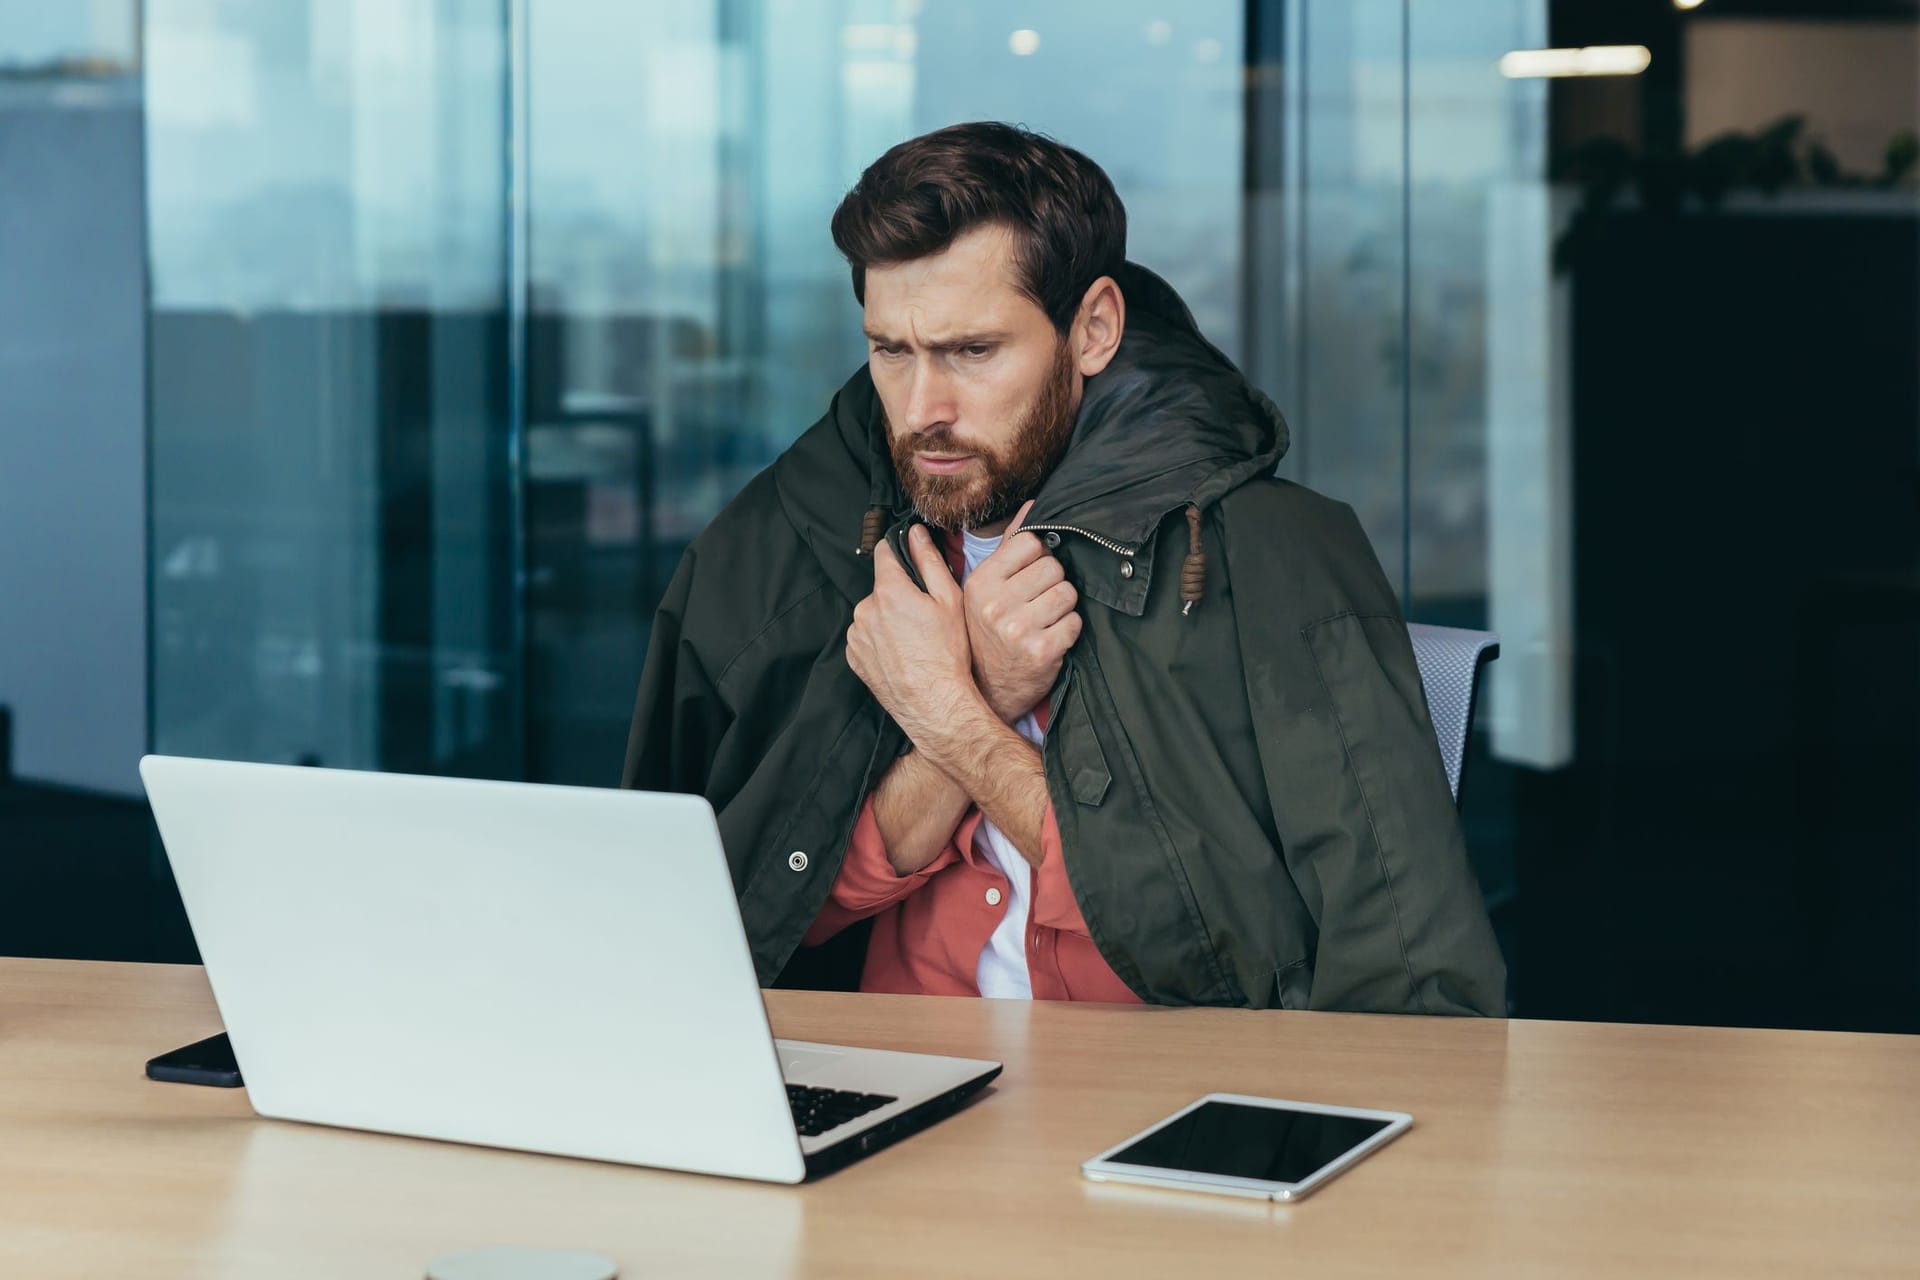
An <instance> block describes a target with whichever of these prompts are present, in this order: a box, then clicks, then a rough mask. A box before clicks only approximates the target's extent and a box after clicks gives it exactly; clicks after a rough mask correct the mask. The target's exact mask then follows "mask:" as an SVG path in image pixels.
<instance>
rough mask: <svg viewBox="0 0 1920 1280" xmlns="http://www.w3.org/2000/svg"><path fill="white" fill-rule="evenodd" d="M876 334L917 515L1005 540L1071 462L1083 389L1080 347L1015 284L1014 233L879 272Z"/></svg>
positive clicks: (873, 347) (870, 335)
mask: <svg viewBox="0 0 1920 1280" xmlns="http://www.w3.org/2000/svg"><path fill="white" fill-rule="evenodd" d="M865 327H866V334H867V349H868V357H867V359H868V365H869V367H870V368H871V369H872V371H873V383H874V386H875V388H876V389H877V390H878V391H879V393H880V404H881V406H882V408H883V409H885V411H886V415H887V438H888V443H889V444H890V446H891V448H892V452H893V465H894V469H895V470H896V471H897V472H898V473H899V476H900V483H901V485H902V486H903V487H904V488H905V489H906V491H907V496H908V497H909V498H911V499H912V500H913V505H914V507H915V508H916V509H917V510H918V511H919V512H920V514H921V515H922V516H923V517H925V518H926V520H927V521H928V522H929V523H931V524H934V525H937V526H939V527H940V528H943V529H972V530H974V531H975V532H978V533H983V534H987V535H992V534H995V533H998V532H999V531H1000V530H1001V529H1003V528H1004V527H1005V525H1006V523H1007V521H1008V520H1009V519H1010V518H1011V517H1012V515H1013V513H1014V512H1015V511H1016V510H1017V509H1018V508H1019V506H1020V504H1021V503H1022V502H1025V501H1026V500H1027V499H1028V498H1030V497H1032V496H1033V495H1034V494H1035V493H1036V492H1038V491H1039V488H1040V482H1041V481H1043V480H1044V479H1046V476H1047V473H1048V472H1049V471H1051V470H1052V469H1053V467H1054V464H1055V463H1057V462H1058V461H1059V460H1060V455H1061V453H1062V452H1063V451H1064V450H1065V448H1066V443H1067V437H1068V436H1069V435H1071V434H1072V431H1073V420H1074V415H1075V413H1076V412H1077V411H1078V409H1079V404H1080V392H1081V376H1080V372H1079V370H1078V368H1077V367H1076V364H1075V361H1074V358H1073V353H1072V351H1071V349H1070V346H1069V343H1068V342H1067V341H1066V340H1065V339H1063V338H1062V337H1061V336H1060V334H1059V332H1058V331H1057V330H1055V329H1054V327H1053V325H1052V324H1051V323H1050V322H1049V321H1048V320H1047V316H1046V313H1045V312H1044V311H1042V310H1041V309H1040V306H1039V304H1037V303H1036V302H1034V301H1033V299H1031V298H1028V297H1027V296H1025V295H1024V294H1022V293H1021V292H1020V291H1019V289H1018V288H1017V287H1016V285H1015V283H1014V267H1013V239H1012V237H1011V235H1010V234H1009V233H1008V232H1007V231H1006V230H1004V229H1003V228H1000V227H991V226H990V227H980V228H976V229H975V230H973V231H970V232H968V233H967V234H966V235H963V236H961V237H960V238H959V239H957V240H955V241H954V242H953V244H951V245H950V246H948V248H947V249H946V250H945V251H944V252H942V253H937V254H934V255H933V256H932V257H928V258H921V259H918V260H916V261H913V262H903V263H898V264H896V265H893V266H887V267H870V268H868V270H867V282H866V325H865Z"/></svg>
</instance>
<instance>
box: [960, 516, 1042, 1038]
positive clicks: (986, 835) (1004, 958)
mask: <svg viewBox="0 0 1920 1280" xmlns="http://www.w3.org/2000/svg"><path fill="white" fill-rule="evenodd" d="M962 536H963V537H964V539H965V544H966V554H967V569H966V572H965V573H963V574H961V575H960V580H961V581H962V582H965V581H966V580H967V578H968V577H969V576H970V575H971V574H972V573H973V571H974V570H975V569H976V568H978V567H979V565H980V562H981V561H982V560H985V559H986V558H987V557H988V556H990V555H992V554H993V553H994V550H995V549H996V548H998V547H999V545H1000V539H999V538H976V537H974V536H973V535H972V534H971V533H967V534H963V535H962ZM1014 728H1016V729H1018V730H1019V731H1020V733H1021V735H1022V736H1023V737H1025V738H1026V740H1027V741H1029V742H1031V743H1033V745H1034V746H1036V747H1037V746H1039V745H1040V744H1041V743H1042V742H1043V741H1045V740H1046V735H1045V734H1043V733H1042V732H1041V731H1040V725H1039V723H1038V722H1037V721H1036V720H1035V719H1034V718H1033V713H1032V712H1028V713H1027V714H1026V715H1024V716H1022V717H1020V723H1019V724H1016V725H1015V726H1014ZM973 850H974V853H975V854H976V855H977V856H979V857H983V858H985V859H986V860H987V861H988V862H990V863H992V864H993V866H994V868H995V869H996V870H998V871H999V872H1000V874H1001V875H1003V876H1005V877H1006V878H1007V898H1006V903H1005V906H1006V910H1007V913H1006V914H1005V915H1004V916H1002V917H1000V923H999V925H998V926H996V927H995V928H994V931H993V936H992V937H991V938H988V939H987V945H986V946H985V947H984V948H983V949H982V950H981V952H980V967H979V969H978V970H977V972H976V976H977V978H978V980H979V983H980V994H981V995H983V996H998V997H1000V998H1002V999H1012V1000H1031V999H1033V975H1032V974H1030V973H1029V972H1028V971H1027V919H1028V917H1029V916H1030V915H1031V914H1032V912H1033V865H1032V864H1031V863H1029V862H1028V861H1027V860H1026V859H1025V858H1024V857H1022V856H1021V855H1020V850H1019V849H1017V848H1015V847H1014V844H1013V842H1012V841H1011V840H1009V839H1007V838H1006V836H1004V835H1002V834H1001V832H1000V828H998V827H996V826H994V825H993V823H991V822H989V821H987V820H986V819H984V818H983V819H981V822H980V826H979V827H978V828H977V829H976V830H975V832H974V837H973Z"/></svg>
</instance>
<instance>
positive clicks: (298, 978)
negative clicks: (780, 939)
mask: <svg viewBox="0 0 1920 1280" xmlns="http://www.w3.org/2000/svg"><path fill="white" fill-rule="evenodd" d="M140 775H141V777H142V778H143V779H145V781H146V786H147V795H148V797H149V799H150V800H151V801H152V803H153V812H154V816H155V818H156V819H157V820H158V822H159V827H160V835H161V838H162V839H163V840H164V841H165V843H166V848H167V857H168V859H169V861H170V862H171V863H172V864H173V873H174V877H175V879H176V880H177V881H178V882H179V886H180V895H181V898H182V899H183V900H184V902H185V903H186V909H187V917H188V920H189V921H190V922H191V923H192V925H193V933H194V938H195V940H196V941H197V942H198V943H199V946H200V955H201V959H202V960H203V961H204V962H205V964H206V968H207V978H208V980H209V981H210V982H211V983H212V986H213V994H214V997H215V999H216V1000H218V1002H219V1005H220V1013H221V1016H222V1018H223V1019H224V1020H225V1022H226V1026H227V1032H228V1035H229V1036H230V1037H231V1039H232V1041H233V1048H234V1054H235V1056H236V1058H237V1059H238V1060H239V1063H240V1067H241V1070H242V1072H243V1074H244V1076H245V1079H246V1085H247V1090H248V1094H249V1098H250V1101H251V1102H252V1104H253V1108H254V1110H255V1111H257V1112H259V1113H260V1114H261V1115H263V1116H271V1117H275V1118H279V1119H285V1120H304V1121H310V1122H313V1123H316V1124H330V1125H344V1126H346V1127H349V1128H355V1129H372V1130H378V1131H381V1132H385V1133H398V1134H409V1135H414V1136H418V1137H423V1138H439V1139H445V1140H449V1141H454V1142H470V1143H478V1144H482V1145H485V1146H493V1147H512V1148H517V1149H520V1150H526V1151H540V1152H547V1153H551V1154H554V1155H564V1156H583V1157H586V1158H589V1159H595V1160H614V1161H620V1162H623V1163H628V1164H640V1165H653V1166H658V1167H661V1168H667V1169H685V1170H690V1171H693V1172H698V1173H715V1174H727V1175H731V1176H734V1177H741V1178H760V1179H765V1180H767V1181H772V1182H799V1181H802V1180H803V1179H805V1178H807V1177H809V1176H817V1175H819V1174H822V1173H825V1172H827V1171H829V1170H831V1169H834V1168H837V1167H839V1166H840V1165H843V1164H846V1163H847V1162H849V1161H851V1160H854V1159H858V1158H859V1157H860V1156H862V1155H865V1154H867V1153H868V1152H870V1151H874V1150H878V1149H879V1148H880V1147H883V1146H885V1145H887V1144H888V1143H890V1142H893V1141H895V1140H896V1139H898V1138H901V1137H904V1136H905V1135H907V1134H909V1133H912V1132H914V1131H915V1130H917V1129H921V1128H924V1127H925V1126H927V1125H929V1124H931V1123H933V1122H934V1121H936V1120H938V1119H940V1118H941V1117H943V1116H946V1115H948V1114H951V1113H952V1112H954V1111H956V1110H958V1109H959V1108H960V1107H961V1106H962V1105H963V1104H964V1103H965V1101H966V1100H967V1099H968V1098H969V1097H971V1096H972V1095H973V1094H975V1093H976V1092H978V1091H979V1090H980V1089H982V1088H984V1087H985V1086H986V1084H987V1083H988V1082H989V1081H990V1080H992V1079H993V1078H994V1077H995V1076H997V1075H998V1074H999V1073H1000V1064H999V1063H997V1062H979V1061H973V1060H970V1059H962V1058H940V1057H933V1056H930V1055H926V1054H913V1053H891V1052H886V1051H883V1050H878V1049H855V1048H847V1047H844V1046H840V1045H824V1044H802V1043H797V1042H792V1041H785V1040H780V1041H776V1040H775V1039H774V1038H773V1036H772V1033H771V1032H770V1031H769V1029H768V1026H767V1017H766V1011H765V1008H764V1006H763V1005H762V1003H761V998H760V989H759V983H758V981H757V980H756V978H755V975H754V971H753V963H752V960H751V959H750V957H749V954H748V950H747V941H746V937H745V934H744V932H743V931H742V929H741V926H740V915H739V910H738V908H737V906H736V904H735V901H734V894H733V884H732V880H731V878H730V876H729V874H728V870H727V861H726V857H725V855H724V853H723V852H722V850H721V846H720V834H719V829H718V827H717V826H716V825H715V823H714V817H713V810H712V809H711V808H710V807H708V805H707V803H706V801H704V800H702V799H700V798H698V797H694V796H679V795H655V794H650V793H646V792H637V791H614V790H597V789H593V788H582V787H555V786H536V785H530V784H525V783H510V782H476V781H468V780H463V779H452V778H428V777H412V776H403V775H398V774H380V773H352V772H344V771H340V770H333V769H311V768H295V767H292V766H284V765H261V764H235V763H228V762H223V761H212V760H188V759H181V758H178V757H169V756H148V757H147V758H146V759H144V760H142V761H141V762H140Z"/></svg>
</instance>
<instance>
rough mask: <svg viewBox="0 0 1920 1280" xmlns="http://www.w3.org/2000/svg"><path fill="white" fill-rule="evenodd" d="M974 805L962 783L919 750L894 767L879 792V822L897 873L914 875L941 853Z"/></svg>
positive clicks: (875, 815)
mask: <svg viewBox="0 0 1920 1280" xmlns="http://www.w3.org/2000/svg"><path fill="white" fill-rule="evenodd" d="M971 804H972V801H971V800H969V799H968V798H967V793H966V792H965V791H963V790H961V788H960V784H959V783H957V782H955V781H954V780H953V779H952V778H949V777H948V776H947V775H946V773H945V772H943V771H942V770H941V769H940V767H939V766H938V765H936V764H934V763H933V762H932V761H930V760H928V759H927V758H926V757H925V756H924V755H922V754H921V753H920V752H919V751H918V750H915V751H909V752H908V753H907V754H906V755H904V756H901V757H900V758H899V759H898V760H895V761H894V762H893V763H892V764H890V765H888V766H887V771H886V773H885V774H884V775H883V776H882V777H881V779H880V785H879V786H877V787H875V788H874V791H873V820H874V825H876V826H878V827H879V828H880V840H881V843H882V844H884V845H886V848H887V861H888V862H890V863H892V864H893V870H894V873H895V874H896V875H902V876H910V875H912V874H913V873H914V872H916V871H919V870H921V869H922V868H923V867H925V866H926V865H927V864H928V863H929V862H932V861H933V860H934V859H935V858H937V857H939V856H940V851H941V850H942V849H944V848H946V847H947V841H949V840H951V839H952V838H953V833H954V829H955V828H956V827H958V826H959V825H960V819H962V818H964V817H966V815H967V809H968V807H969V806H970V805H971Z"/></svg>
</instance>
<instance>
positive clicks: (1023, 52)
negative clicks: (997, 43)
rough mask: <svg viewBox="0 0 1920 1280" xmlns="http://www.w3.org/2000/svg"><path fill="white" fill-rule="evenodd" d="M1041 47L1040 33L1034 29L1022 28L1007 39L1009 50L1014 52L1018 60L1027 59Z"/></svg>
mask: <svg viewBox="0 0 1920 1280" xmlns="http://www.w3.org/2000/svg"><path fill="white" fill-rule="evenodd" d="M1039 47H1040V33H1039V32H1038V31H1035V30H1034V29H1033V28H1032V27H1022V28H1020V29H1019V30H1018V31H1016V32H1014V33H1013V34H1012V35H1010V36H1008V37H1007V48H1009V49H1011V50H1013V56H1014V57H1016V58H1025V57H1027V56H1029V55H1031V54H1032V53H1033V51H1034V50H1036V49H1038V48H1039Z"/></svg>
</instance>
